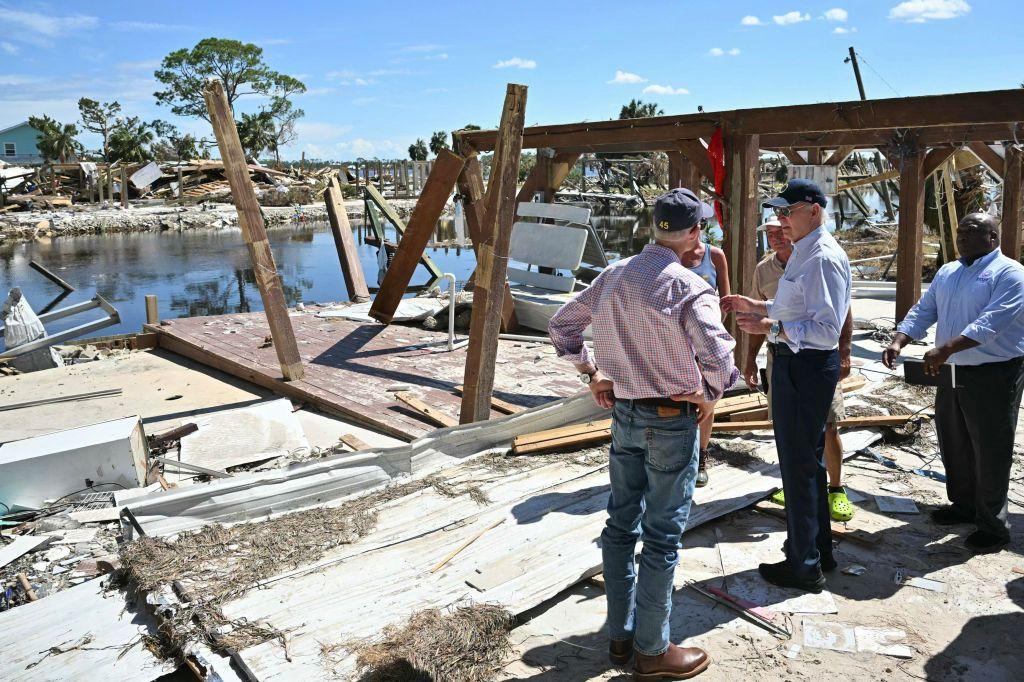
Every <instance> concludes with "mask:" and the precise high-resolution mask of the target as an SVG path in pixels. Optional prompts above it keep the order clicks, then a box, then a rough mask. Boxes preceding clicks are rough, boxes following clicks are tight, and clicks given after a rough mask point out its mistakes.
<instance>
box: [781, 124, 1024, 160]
mask: <svg viewBox="0 0 1024 682" xmlns="http://www.w3.org/2000/svg"><path fill="white" fill-rule="evenodd" d="M1013 125H1014V124H1013V123H980V124H961V125H950V126H932V127H928V128H917V129H915V130H914V132H915V134H916V135H917V136H918V142H919V144H921V145H923V146H926V147H927V146H934V145H940V144H953V145H958V146H959V145H965V144H967V143H968V142H971V141H972V140H987V141H989V142H994V141H1002V140H1012V139H1013ZM897 132H898V131H897V129H896V128H872V129H869V130H838V131H816V132H801V131H794V132H788V133H767V134H762V135H761V149H771V150H775V151H782V150H783V149H784V148H787V147H789V148H796V149H807V148H810V147H825V148H827V149H835V148H837V147H842V146H846V145H854V146H855V147H856V148H857V149H863V148H866V147H882V146H886V145H889V144H890V143H891V142H892V141H893V138H894V137H895V135H896V134H897ZM803 163H806V162H803Z"/></svg>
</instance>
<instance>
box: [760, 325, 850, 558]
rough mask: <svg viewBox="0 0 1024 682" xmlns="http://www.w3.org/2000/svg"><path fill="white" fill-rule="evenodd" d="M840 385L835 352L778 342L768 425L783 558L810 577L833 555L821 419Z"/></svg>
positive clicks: (824, 417) (823, 431)
mask: <svg viewBox="0 0 1024 682" xmlns="http://www.w3.org/2000/svg"><path fill="white" fill-rule="evenodd" d="M837 383H839V352H838V351H836V350H831V351H821V350H802V351H800V352H798V353H793V352H792V351H791V350H790V349H789V347H788V346H786V345H785V344H779V347H778V350H777V352H776V354H775V359H774V365H773V368H772V421H773V422H774V426H775V446H776V449H777V450H778V453H779V468H780V469H781V470H782V489H783V490H784V491H785V494H786V524H787V530H788V542H787V545H786V547H787V550H786V559H787V560H788V561H789V565H790V567H791V568H792V570H793V573H794V574H795V575H797V576H799V577H801V578H812V577H815V576H817V575H818V572H819V571H820V561H821V557H822V556H831V555H832V525H831V518H830V517H829V511H828V493H827V483H828V479H827V474H826V471H825V420H826V419H827V417H828V409H829V405H831V404H832V396H833V394H834V393H835V390H836V384H837Z"/></svg>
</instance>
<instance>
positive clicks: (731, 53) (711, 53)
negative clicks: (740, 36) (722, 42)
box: [708, 47, 740, 57]
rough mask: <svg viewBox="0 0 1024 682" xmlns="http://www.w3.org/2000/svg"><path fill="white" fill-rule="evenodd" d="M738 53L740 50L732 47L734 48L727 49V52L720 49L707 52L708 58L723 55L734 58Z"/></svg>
mask: <svg viewBox="0 0 1024 682" xmlns="http://www.w3.org/2000/svg"><path fill="white" fill-rule="evenodd" d="M739 53H740V48H738V47H734V48H732V49H729V50H723V49H722V48H720V47H713V48H711V49H710V50H708V56H710V57H724V56H725V55H729V56H730V57H735V56H736V55H738V54H739Z"/></svg>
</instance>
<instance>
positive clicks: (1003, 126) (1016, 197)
mask: <svg viewBox="0 0 1024 682" xmlns="http://www.w3.org/2000/svg"><path fill="white" fill-rule="evenodd" d="M1022 121H1024V89H1014V90H996V91H986V92H971V93H962V94H949V95H930V96H925V97H901V98H891V99H874V100H854V101H847V102H831V103H824V104H806V105H795V106H784V107H765V108H760V109H736V110H732V111H720V112H702V113H697V114H685V115H680V116H657V117H652V118H644V119H626V120H616V121H598V122H584V123H568V124H562V125H547V126H532V127H528V128H526V129H525V130H524V131H523V148H524V149H550V150H554V152H553V156H552V154H551V153H550V152H546V153H545V155H544V156H545V157H546V158H553V159H559V158H561V159H567V158H570V157H572V156H573V155H578V154H581V153H585V152H609V153H615V152H618V153H629V152H649V151H665V152H668V156H669V178H670V181H671V182H673V183H678V184H679V185H687V184H689V185H691V186H695V185H698V184H699V181H700V178H702V177H703V178H707V179H708V180H710V179H711V176H712V167H711V162H710V161H709V159H708V156H707V142H706V140H707V139H708V138H709V137H710V136H712V135H713V134H714V133H715V132H716V131H718V130H721V131H722V133H723V135H724V137H725V142H726V145H725V147H726V183H725V188H724V196H723V197H722V200H723V204H724V207H725V225H724V226H723V227H724V230H723V231H724V235H725V250H726V253H727V255H728V256H729V258H730V261H731V262H732V263H733V267H732V268H731V275H730V277H731V279H732V281H731V282H730V284H731V286H732V290H733V291H734V292H742V293H748V291H749V287H750V284H751V283H752V281H753V273H754V266H755V261H754V244H755V231H756V229H757V226H758V223H759V222H760V221H759V220H758V217H759V216H760V215H761V212H760V206H759V202H760V197H759V196H758V189H757V174H756V173H757V164H758V153H759V151H760V150H766V151H778V152H781V153H783V154H785V155H786V156H787V158H789V159H790V160H791V161H793V162H796V160H797V159H799V160H800V163H827V164H835V165H838V164H839V163H841V162H842V160H843V159H845V158H846V157H847V156H848V155H849V154H850V153H851V152H853V151H854V150H855V149H858V148H877V149H881V150H882V151H883V152H884V153H885V154H886V155H887V156H888V158H889V159H890V161H891V162H892V163H893V165H894V166H895V167H896V168H897V169H899V171H900V180H901V187H903V188H904V191H903V195H904V196H903V197H902V200H901V208H902V209H903V210H902V211H901V212H900V213H901V219H900V221H899V249H900V256H899V262H900V264H901V265H902V266H903V267H901V268H899V271H898V273H897V302H896V317H897V319H902V318H903V317H904V316H905V315H906V313H907V311H908V310H909V309H910V307H911V306H912V305H913V303H914V302H915V301H916V300H917V299H918V298H919V297H920V292H921V265H922V263H921V242H922V238H923V222H922V219H923V210H922V209H923V200H924V178H925V177H926V176H927V174H928V173H929V172H931V171H930V170H929V168H930V169H931V170H934V169H935V168H937V167H938V166H939V165H941V164H942V162H943V161H945V160H946V159H947V158H948V157H949V155H950V153H952V152H953V151H955V150H956V149H957V148H959V147H968V148H970V149H971V150H972V151H974V152H975V153H976V154H977V155H978V156H979V157H980V158H981V160H982V161H983V162H984V163H985V164H986V165H987V166H989V168H990V169H991V170H993V172H995V173H996V174H997V175H999V176H1000V177H1002V178H1003V179H1004V193H1003V196H1004V200H1003V202H1004V211H1003V222H1002V233H1003V237H1002V244H1003V250H1004V252H1006V253H1009V254H1016V255H1015V257H1019V253H1020V247H1021V218H1022V214H1024V201H1022V198H1021V197H1022V188H1024V183H1022V156H1024V155H1022V153H1021V151H1020V147H1019V143H1017V140H1018V139H1022V138H1024V126H1021V122H1022ZM453 138H454V140H455V143H456V148H457V149H460V150H461V153H462V154H464V155H466V154H469V153H472V152H473V151H475V152H486V151H490V150H492V149H494V146H495V141H496V139H497V131H495V130H480V131H468V130H463V131H457V132H455V133H454V134H453ZM992 143H999V144H998V145H997V146H999V147H1005V151H1004V153H1003V154H1000V153H999V152H998V151H997V149H996V148H993V147H992V146H990V145H991V144H992ZM797 150H804V151H806V153H807V159H806V160H804V158H803V157H802V156H801V155H800V154H799V153H798V152H797ZM826 152H831V153H829V154H826ZM540 158H541V155H540V154H538V159H540ZM543 165H546V164H543ZM541 167H542V164H541V163H538V165H537V168H541ZM540 172H543V171H537V169H535V173H533V174H531V178H533V176H534V175H535V174H537V175H538V177H537V178H535V179H533V181H534V182H537V181H538V179H539V173H540ZM546 179H547V178H546ZM550 179H551V180H553V179H554V178H550ZM530 182H531V180H530V179H528V180H527V183H530ZM549 187H550V185H549ZM524 189H525V188H524ZM545 189H548V187H545ZM553 189H557V185H555V187H554V188H553ZM553 189H552V191H553ZM744 336H745V335H744ZM744 344H745V339H744V340H743V341H741V343H740V344H738V345H737V353H741V352H743V348H742V347H743V346H744Z"/></svg>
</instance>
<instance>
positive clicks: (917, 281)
mask: <svg viewBox="0 0 1024 682" xmlns="http://www.w3.org/2000/svg"><path fill="white" fill-rule="evenodd" d="M924 156H925V155H924V153H923V152H922V151H920V150H911V151H909V152H907V153H905V154H904V155H903V157H902V158H901V159H900V169H899V170H900V209H899V223H898V228H897V229H898V233H897V241H896V268H897V271H896V321H897V322H901V321H902V320H903V318H904V317H906V316H907V312H908V311H909V310H910V308H911V307H912V306H913V305H914V304H915V303H917V299H919V298H921V261H922V239H923V237H924V229H923V226H924V173H923V171H924Z"/></svg>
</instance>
